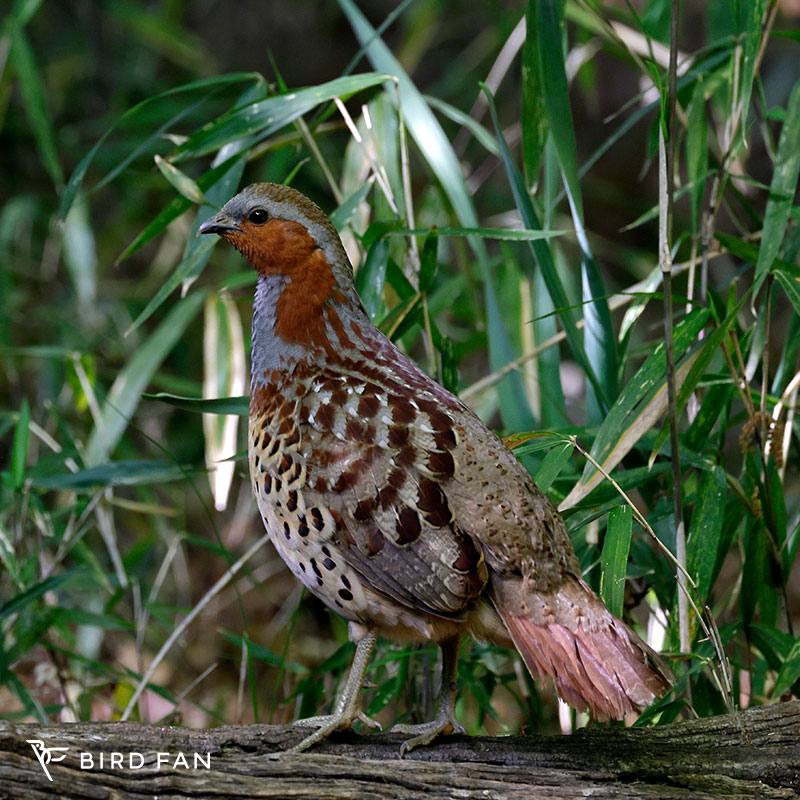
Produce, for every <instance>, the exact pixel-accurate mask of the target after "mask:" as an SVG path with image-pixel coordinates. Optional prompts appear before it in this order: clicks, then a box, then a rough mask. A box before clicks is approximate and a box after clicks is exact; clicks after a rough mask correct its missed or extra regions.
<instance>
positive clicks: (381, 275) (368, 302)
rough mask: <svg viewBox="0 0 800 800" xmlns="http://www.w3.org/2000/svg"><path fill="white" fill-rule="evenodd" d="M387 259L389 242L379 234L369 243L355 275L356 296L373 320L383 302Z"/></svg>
mask: <svg viewBox="0 0 800 800" xmlns="http://www.w3.org/2000/svg"><path fill="white" fill-rule="evenodd" d="M388 259H389V242H388V240H387V239H386V237H385V236H381V237H380V238H378V239H376V240H375V241H374V242H373V243H372V244H371V245H370V248H369V250H368V251H367V257H366V259H365V261H364V264H363V265H362V266H361V268H360V269H359V270H358V274H357V275H356V289H357V291H358V296H359V297H360V298H361V302H362V303H363V304H364V308H365V309H366V311H367V314H369V318H370V319H371V320H372V321H373V322H374V321H375V320H376V318H377V315H378V311H379V310H380V308H381V304H382V302H383V284H384V283H385V281H386V264H387V262H388Z"/></svg>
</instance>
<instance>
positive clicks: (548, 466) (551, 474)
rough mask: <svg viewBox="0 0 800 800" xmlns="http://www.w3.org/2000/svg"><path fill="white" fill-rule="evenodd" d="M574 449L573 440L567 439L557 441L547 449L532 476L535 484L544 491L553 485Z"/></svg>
mask: <svg viewBox="0 0 800 800" xmlns="http://www.w3.org/2000/svg"><path fill="white" fill-rule="evenodd" d="M574 449H575V443H574V442H573V441H568V442H559V443H558V444H556V445H555V446H554V447H553V448H552V449H550V450H549V451H548V453H547V455H546V456H545V457H544V459H543V460H542V465H541V466H540V467H539V469H538V470H537V471H536V475H535V476H534V480H535V481H536V485H537V486H538V487H539V488H540V489H541V490H542V491H543V492H546V491H547V490H548V489H549V488H550V487H551V486H552V485H553V481H554V480H555V479H556V478H557V477H558V476H559V474H560V473H561V470H562V469H564V467H565V466H566V465H567V464H568V463H569V460H570V458H571V457H572V452H573V450H574Z"/></svg>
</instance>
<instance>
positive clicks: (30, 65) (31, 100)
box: [7, 24, 64, 186]
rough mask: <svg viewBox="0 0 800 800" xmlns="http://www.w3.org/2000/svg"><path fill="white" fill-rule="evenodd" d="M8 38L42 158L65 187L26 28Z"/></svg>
mask: <svg viewBox="0 0 800 800" xmlns="http://www.w3.org/2000/svg"><path fill="white" fill-rule="evenodd" d="M7 35H8V37H9V41H10V44H11V54H10V58H11V62H12V63H13V65H14V69H15V71H16V74H17V78H18V80H19V90H20V94H21V95H22V101H23V103H24V105H25V111H26V113H27V115H28V120H29V121H30V123H31V128H32V129H33V135H34V138H35V139H36V144H37V145H38V147H39V152H40V153H41V156H42V163H43V164H44V165H45V167H46V169H47V171H48V172H49V173H50V177H51V178H52V179H53V183H54V184H55V185H56V186H61V184H62V183H64V172H63V170H62V169H61V162H60V161H59V160H58V149H57V147H56V137H55V133H54V131H53V123H52V121H51V119H50V115H49V113H48V111H47V103H46V102H45V97H46V93H45V88H44V85H43V83H42V78H41V75H40V74H39V69H38V67H37V66H36V59H35V57H34V55H33V50H32V49H31V46H30V43H29V42H28V39H27V37H26V36H25V33H24V31H23V29H22V26H20V25H13V24H12V25H11V26H10V28H9V29H8V31H7Z"/></svg>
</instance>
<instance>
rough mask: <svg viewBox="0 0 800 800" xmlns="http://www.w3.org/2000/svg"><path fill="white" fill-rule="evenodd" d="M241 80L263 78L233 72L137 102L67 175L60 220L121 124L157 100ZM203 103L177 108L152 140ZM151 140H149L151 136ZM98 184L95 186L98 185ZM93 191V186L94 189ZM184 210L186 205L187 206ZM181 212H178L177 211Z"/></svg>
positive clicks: (218, 87) (254, 73)
mask: <svg viewBox="0 0 800 800" xmlns="http://www.w3.org/2000/svg"><path fill="white" fill-rule="evenodd" d="M245 81H248V82H253V81H256V82H258V81H263V78H262V77H261V76H260V75H259V74H258V73H256V72H235V73H231V74H229V75H221V76H218V77H215V78H205V79H203V80H200V81H193V82H192V83H186V84H184V85H183V86H177V87H175V88H173V89H168V90H167V91H165V92H161V93H159V94H156V95H153V96H152V97H148V98H147V99H146V100H142V102H141V103H137V105H135V106H134V107H133V108H131V109H129V110H128V111H126V112H125V113H124V114H123V115H122V116H121V117H120V118H119V119H118V120H117V121H116V122H115V123H114V124H113V125H112V126H111V127H110V128H109V129H108V130H107V131H106V132H105V133H104V134H103V135H102V136H101V137H100V139H98V141H97V143H96V144H95V145H94V147H92V149H91V150H90V151H89V152H88V153H87V154H86V155H85V156H84V157H83V158H82V159H81V161H80V163H79V164H78V166H77V167H75V170H74V171H73V173H72V175H71V176H70V179H69V181H68V182H67V186H66V188H65V189H64V194H63V196H62V198H61V205H60V206H59V210H58V216H59V217H61V218H64V217H66V215H67V213H68V212H69V210H70V208H71V207H72V204H73V203H74V202H75V198H76V197H77V195H78V191H79V190H80V187H81V184H82V183H83V179H84V178H85V177H86V173H87V172H88V170H89V167H90V166H91V164H92V162H93V161H94V158H95V156H96V155H97V153H98V151H99V150H100V148H101V147H102V146H103V144H105V142H106V140H107V139H108V137H109V136H110V135H111V134H112V133H113V132H114V131H115V130H116V129H117V128H118V127H119V126H120V125H122V124H123V123H126V122H127V123H129V122H132V121H134V120H135V119H136V118H137V117H139V116H144V112H149V111H150V107H151V106H152V105H154V104H156V103H158V102H160V101H161V100H165V99H167V98H170V97H174V96H176V95H180V94H184V93H189V94H191V93H193V92H206V91H207V90H216V89H221V88H223V87H225V86H229V85H231V84H234V83H243V82H245ZM203 102H205V97H204V98H201V100H199V101H197V102H196V103H194V104H190V106H189V107H188V108H183V109H181V111H180V112H178V114H175V115H173V116H172V117H171V118H170V119H169V120H167V122H166V123H165V124H164V125H162V126H161V127H160V128H159V130H158V131H157V133H156V134H154V137H155V138H156V139H157V138H158V137H160V136H161V134H162V133H163V132H164V131H166V130H169V128H170V127H172V126H173V125H174V124H175V123H176V122H178V121H179V120H180V119H182V118H183V117H184V116H185V115H186V114H187V113H189V112H190V111H191V110H194V108H196V107H197V106H199V105H200V104H202V103H203ZM151 138H152V137H151ZM119 171H120V170H119V167H117V168H116V169H115V170H114V174H116V173H118V172H119ZM108 180H109V179H108V177H106V178H105V179H104V180H103V181H102V183H107V182H108ZM98 185H99V184H98ZM94 188H97V187H94ZM187 208H188V206H187ZM179 213H181V212H179Z"/></svg>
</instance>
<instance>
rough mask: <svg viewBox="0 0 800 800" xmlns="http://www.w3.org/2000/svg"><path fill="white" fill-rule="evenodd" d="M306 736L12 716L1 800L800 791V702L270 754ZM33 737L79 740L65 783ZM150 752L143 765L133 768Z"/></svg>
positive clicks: (398, 799)
mask: <svg viewBox="0 0 800 800" xmlns="http://www.w3.org/2000/svg"><path fill="white" fill-rule="evenodd" d="M306 732H307V731H298V730H297V729H292V728H291V727H284V726H268V725H250V726H242V727H233V726H231V727H224V728H214V729H211V730H189V729H185V728H162V727H156V726H153V725H139V724H135V723H105V724H103V723H81V724H74V725H58V726H53V727H41V726H38V725H14V724H11V723H8V722H0V798H3V799H4V800H5V798H12V799H13V800H18V799H19V798H21V799H22V800H39V798H53V797H60V798H67V800H71V799H72V798H109V800H119V799H121V798H154V797H157V798H159V800H166V799H167V798H170V799H174V800H178V799H180V798H188V797H193V798H208V799H209V800H212V799H213V798H245V797H247V798H251V797H256V798H257V797H264V798H267V797H268V798H271V799H272V800H276V799H277V798H293V800H297V799H299V798H307V799H308V800H312V798H313V800H319V798H323V800H345V798H346V799H347V800H355V799H356V798H358V800H367V799H369V800H373V799H374V800H407V799H408V800H410V799H411V798H414V799H415V800H416V799H417V798H426V800H428V799H429V798H430V799H431V800H439V799H440V798H463V799H464V800H472V799H473V798H476V799H477V798H482V800H487V799H488V800H492V799H493V798H496V799H498V800H499V799H500V798H502V799H503V800H507V799H508V798H511V799H512V800H516V799H517V798H518V799H519V800H523V798H524V800H540V798H548V799H552V798H558V800H566V799H568V798H578V797H580V798H585V797H587V796H590V797H592V798H602V799H603V800H605V799H606V798H626V800H630V799H631V798H648V799H650V798H653V799H654V798H658V799H659V800H665V799H672V798H699V799H700V800H703V799H704V798H708V799H709V800H710V799H711V798H720V797H725V798H729V799H730V798H754V797H758V798H796V797H798V796H800V701H795V702H789V703H783V704H778V705H773V706H768V707H765V708H755V709H751V710H749V711H745V712H742V713H738V714H732V715H729V716H724V717H714V718H712V719H701V720H694V721H691V722H680V723H676V724H674V725H669V726H664V727H660V728H649V729H614V730H604V729H595V730H586V731H580V732H578V733H576V734H574V735H572V736H530V737H502V738H469V737H466V736H455V737H449V738H446V739H442V740H440V741H439V742H438V743H436V744H434V745H433V746H431V747H425V748H418V749H417V750H414V751H413V752H412V753H410V754H409V755H408V756H407V757H406V758H405V759H402V760H401V759H400V757H399V743H400V742H401V741H402V739H403V737H402V736H398V735H392V734H383V735H368V736H363V737H359V736H355V735H350V734H347V735H345V734H342V735H339V736H336V737H334V738H333V739H332V740H331V741H329V742H326V743H324V744H322V745H319V746H318V747H316V748H314V749H313V750H312V751H311V752H309V753H303V754H301V755H291V754H289V755H287V754H284V755H281V756H279V757H277V758H276V757H274V756H271V754H274V753H276V752H277V751H280V750H281V749H283V748H285V747H287V746H290V745H291V744H292V743H293V742H296V741H298V740H299V738H300V737H301V736H302V735H304V733H306ZM30 739H41V740H44V742H45V743H46V745H47V746H48V747H68V748H69V750H68V751H66V752H65V753H63V754H64V759H63V760H62V761H59V762H55V761H51V763H50V764H49V765H48V769H49V771H50V774H51V776H52V779H53V780H52V782H51V781H49V780H48V778H47V776H46V774H45V772H44V770H43V768H42V766H41V764H40V763H39V761H38V760H37V758H36V757H35V755H34V752H33V748H32V746H31V745H30V744H29V743H28V740H30ZM81 753H85V754H87V755H84V756H81ZM112 753H113V754H118V755H116V756H113V757H112ZM159 753H162V754H163V755H162V756H161V765H160V766H159V756H158V754H159ZM194 753H200V754H205V756H206V757H207V756H210V769H206V768H205V767H203V766H202V765H199V767H198V768H194V769H193V768H191V767H193V765H194V764H193V762H194ZM101 754H102V756H103V764H102V767H101V766H100V757H101ZM136 754H142V755H141V757H140V756H138V755H136ZM179 754H183V757H184V758H185V759H186V762H187V764H188V767H189V768H187V767H186V766H183V765H182V762H181V760H180V756H179ZM53 755H54V756H57V755H61V753H54V754H53ZM81 758H83V768H81ZM112 758H113V759H114V760H112ZM176 759H178V762H179V763H178V764H177V766H176V765H175V761H176ZM140 760H141V761H142V762H143V763H142V766H141V767H139V768H131V763H133V765H134V767H135V766H137V765H138V763H139V761H140ZM120 761H122V764H121V765H120V763H119V762H120Z"/></svg>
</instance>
